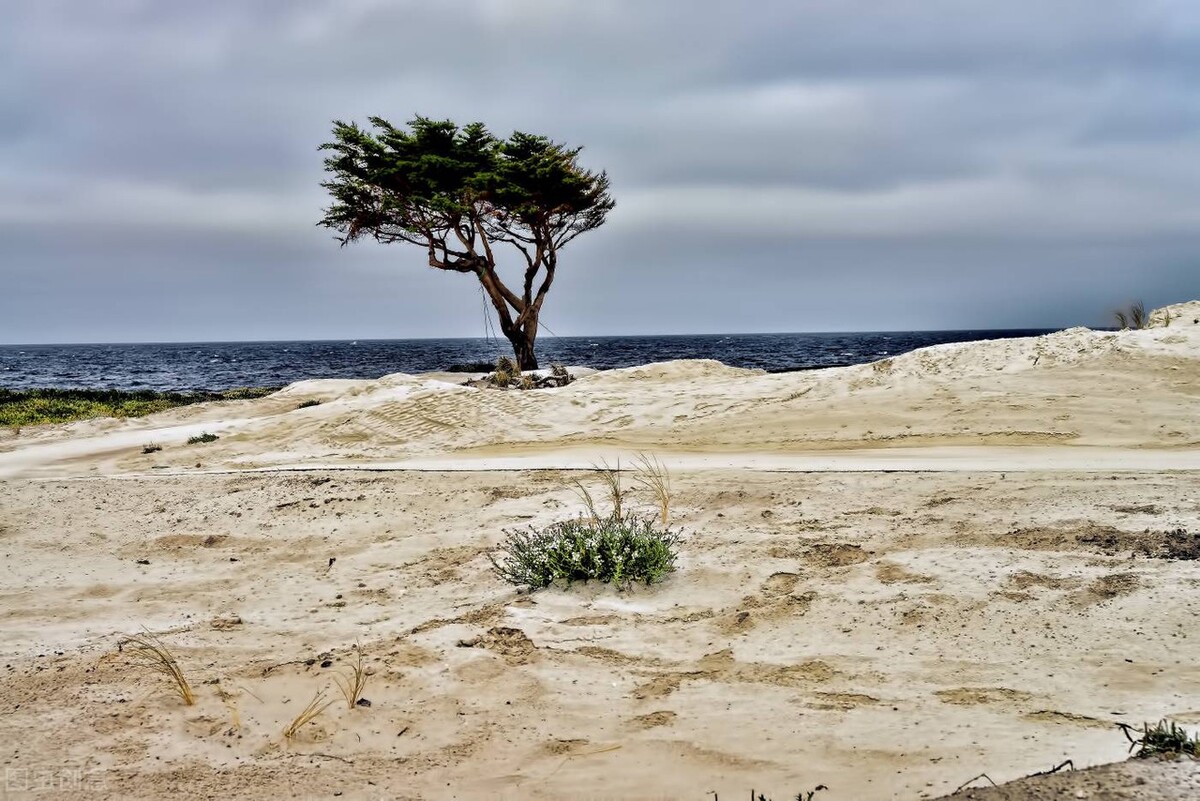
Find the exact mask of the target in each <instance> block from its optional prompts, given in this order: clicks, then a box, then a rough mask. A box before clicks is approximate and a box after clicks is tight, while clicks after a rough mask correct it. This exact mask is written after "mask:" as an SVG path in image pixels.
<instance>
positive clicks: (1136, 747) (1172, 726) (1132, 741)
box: [1117, 719, 1200, 759]
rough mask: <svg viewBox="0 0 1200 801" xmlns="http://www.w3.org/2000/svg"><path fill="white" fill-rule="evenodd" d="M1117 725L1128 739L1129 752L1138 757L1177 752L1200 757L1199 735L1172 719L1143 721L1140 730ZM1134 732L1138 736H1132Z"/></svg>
mask: <svg viewBox="0 0 1200 801" xmlns="http://www.w3.org/2000/svg"><path fill="white" fill-rule="evenodd" d="M1117 725H1118V726H1120V727H1121V731H1123V732H1124V733H1125V737H1126V739H1128V740H1129V750H1130V752H1131V753H1133V755H1134V756H1135V757H1137V758H1139V759H1145V758H1148V757H1153V756H1176V755H1179V754H1183V755H1185V756H1190V757H1200V736H1197V735H1192V734H1189V733H1188V732H1187V730H1186V729H1184V728H1183V727H1182V726H1180V725H1179V724H1177V723H1175V722H1174V721H1171V720H1166V719H1163V720H1160V721H1159V722H1158V723H1155V724H1154V725H1151V724H1149V723H1143V724H1142V728H1141V729H1140V730H1139V729H1138V728H1136V727H1134V726H1129V725H1127V724H1124V723H1119V724H1117ZM1135 734H1136V735H1138V736H1137V737H1134V735H1135Z"/></svg>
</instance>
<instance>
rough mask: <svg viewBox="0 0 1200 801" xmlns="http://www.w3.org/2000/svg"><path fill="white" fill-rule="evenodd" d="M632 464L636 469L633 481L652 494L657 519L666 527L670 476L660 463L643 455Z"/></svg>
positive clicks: (669, 509) (669, 503)
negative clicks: (656, 503) (655, 504)
mask: <svg viewBox="0 0 1200 801" xmlns="http://www.w3.org/2000/svg"><path fill="white" fill-rule="evenodd" d="M634 464H635V465H636V468H637V469H636V472H635V473H634V476H633V480H634V481H635V482H637V483H638V484H639V485H641V486H642V487H645V488H646V489H648V490H650V492H652V493H654V497H655V499H656V500H657V501H658V512H659V518H660V519H661V521H662V524H663V525H664V526H665V525H667V523H668V522H670V517H671V474H670V473H669V472H667V468H666V466H664V465H663V464H662V462H660V461H658V459H656V458H655V457H653V456H648V455H646V454H644V453H639V454H638V455H637V460H636V461H635V462H634Z"/></svg>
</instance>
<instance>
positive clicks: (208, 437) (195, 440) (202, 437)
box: [187, 431, 220, 445]
mask: <svg viewBox="0 0 1200 801" xmlns="http://www.w3.org/2000/svg"><path fill="white" fill-rule="evenodd" d="M218 439H220V437H218V436H217V435H216V434H210V433H208V432H207V431H205V432H204V433H202V434H199V435H197V436H194V437H188V441H187V444H188V445H199V444H201V443H205V442H216V441H217V440H218Z"/></svg>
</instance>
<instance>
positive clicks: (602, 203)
mask: <svg viewBox="0 0 1200 801" xmlns="http://www.w3.org/2000/svg"><path fill="white" fill-rule="evenodd" d="M369 119H370V123H371V127H372V128H373V129H374V130H369V129H366V128H360V127H359V126H358V124H357V123H345V122H341V121H335V122H334V124H333V136H334V141H332V142H327V143H325V144H323V145H321V148H320V149H321V150H328V151H331V152H332V155H330V156H329V157H328V158H326V159H325V169H326V171H328V172H329V173H332V175H333V177H332V179H331V180H329V181H326V182H325V183H323V184H321V185H322V186H323V187H324V188H325V189H327V190H328V191H329V193H330V195H331V196H332V197H333V200H334V203H333V205H332V206H330V207H329V208H328V209H327V210H326V213H325V216H324V217H323V218H322V219H321V221H320V223H319V225H322V226H325V227H327V228H332V229H334V230H336V231H338V232H339V233H341V234H342V235H343V238H342V242H343V243H346V242H352V241H354V240H356V239H358V238H359V237H362V236H370V237H372V238H374V239H376V240H378V241H381V242H395V241H405V242H411V243H413V244H418V245H420V246H422V247H428V246H430V245H431V244H432V245H433V246H434V247H435V248H438V249H440V250H442V252H443V255H444V256H456V255H457V256H459V257H462V256H465V255H467V254H466V253H465V252H464V250H463V248H465V247H466V246H467V243H464V242H462V241H461V240H458V238H457V237H456V236H455V235H456V234H461V233H465V234H466V235H467V236H466V237H464V239H468V240H471V241H472V242H473V241H474V240H475V237H476V235H480V236H484V237H486V238H488V239H490V240H492V241H503V242H508V243H510V244H514V245H517V246H520V245H521V244H528V242H527V241H522V239H521V237H526V239H530V238H541V237H545V238H546V240H547V243H548V244H552V245H553V246H555V247H560V246H561V245H562V244H565V242H566V241H568V240H569V239H572V238H574V237H575V236H576V235H578V234H580V233H583V232H584V231H588V230H591V229H592V228H596V227H598V226H600V225H602V224H603V223H604V220H605V217H606V216H607V214H608V212H609V211H611V210H612V208H613V206H614V205H615V203H614V201H613V200H612V198H611V197H610V196H609V195H608V186H609V183H608V177H607V175H605V174H604V173H602V172H601V173H594V172H591V171H589V170H585V169H583V168H582V167H580V166H579V164H578V156H579V153H580V151H581V148H568V147H566V146H565V145H562V144H559V143H556V142H553V141H551V140H550V139H548V138H546V137H544V136H536V135H533V134H527V133H522V132H519V131H518V132H514V133H513V134H512V135H511V136H510V137H509V138H508V139H503V140H502V139H497V138H496V137H495V136H494V135H493V134H492V133H491V132H490V131H488V129H487V128H486V127H485V126H484V125H483V123H480V122H473V123H470V124H468V125H464V126H462V127H461V128H460V127H459V126H458V125H457V124H455V123H454V122H452V121H450V120H431V119H428V118H426V117H420V116H418V117H416V118H414V119H413V120H412V121H410V122H409V123H408V130H405V129H404V128H397V127H396V126H394V125H393V124H392V123H390V122H388V121H387V120H385V119H383V118H381V117H370V118H369Z"/></svg>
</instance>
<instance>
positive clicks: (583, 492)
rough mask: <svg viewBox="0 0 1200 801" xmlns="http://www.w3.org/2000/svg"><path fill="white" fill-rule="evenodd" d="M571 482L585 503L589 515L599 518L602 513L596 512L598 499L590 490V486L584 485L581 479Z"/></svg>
mask: <svg viewBox="0 0 1200 801" xmlns="http://www.w3.org/2000/svg"><path fill="white" fill-rule="evenodd" d="M571 484H572V487H571V489H572V490H573V491H574V492H575V494H576V495H578V496H579V500H581V501H583V505H584V507H585V508H586V509H587V511H588V516H589V517H590V518H591V519H592V520H599V519H600V515H599V514H598V513H597V512H596V500H595V499H594V498H593V497H592V493H590V492H588V488H587V487H585V486H583V482H582V481H580V480H579V479H575V480H574V481H572V482H571Z"/></svg>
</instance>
